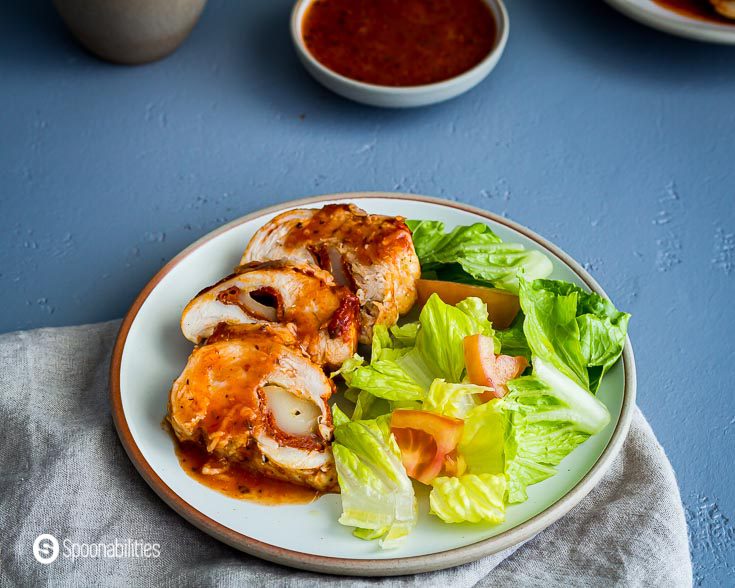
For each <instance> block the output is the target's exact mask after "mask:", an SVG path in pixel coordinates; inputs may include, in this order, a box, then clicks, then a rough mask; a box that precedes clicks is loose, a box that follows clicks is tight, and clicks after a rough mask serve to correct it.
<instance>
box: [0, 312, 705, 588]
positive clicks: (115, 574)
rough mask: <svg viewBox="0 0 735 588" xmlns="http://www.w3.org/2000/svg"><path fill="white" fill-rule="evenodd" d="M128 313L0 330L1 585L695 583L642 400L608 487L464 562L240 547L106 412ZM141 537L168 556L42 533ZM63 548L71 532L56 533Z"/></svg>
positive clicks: (664, 463)
mask: <svg viewBox="0 0 735 588" xmlns="http://www.w3.org/2000/svg"><path fill="white" fill-rule="evenodd" d="M119 324H120V323H119V321H112V322H107V323H101V324H95V325H85V326H80V327H64V328H55V329H39V330H35V331H25V332H17V333H9V334H6V335H0V389H1V390H2V392H0V418H1V419H2V420H1V422H2V423H3V441H2V444H1V445H0V457H1V459H2V464H3V471H2V473H1V474H0V503H1V504H2V508H0V532H2V536H3V545H2V551H1V555H0V585H19V586H27V585H39V584H53V585H65V586H89V585H97V584H103V585H112V586H127V585H135V586H160V585H172V586H180V585H197V586H240V585H245V586H293V587H298V588H306V587H311V586H315V587H316V586H324V585H330V586H368V585H373V584H384V585H386V586H435V585H444V586H475V585H480V586H491V585H498V586H503V585H510V584H511V583H512V584H513V585H515V586H538V585H564V586H610V585H625V586H639V585H655V586H690V585H691V583H692V568H691V558H690V554H689V546H688V541H687V532H686V522H685V518H684V512H683V508H682V504H681V498H680V496H679V490H678V486H677V483H676V478H675V476H674V472H673V470H672V468H671V465H670V463H669V461H668V459H667V457H666V454H665V452H664V450H663V448H662V447H661V445H660V444H659V443H658V441H657V440H656V437H655V435H654V433H653V431H652V430H651V428H650V426H649V425H648V422H647V421H646V420H645V418H644V417H643V415H642V414H641V413H640V411H638V410H637V409H636V411H635V414H634V417H633V422H632V424H631V428H630V433H629V435H628V439H627V440H626V442H625V445H624V446H623V449H622V451H621V454H620V455H619V456H618V457H617V458H616V460H615V461H614V463H613V465H612V467H611V468H610V470H609V471H608V472H607V474H606V475H605V477H604V478H603V480H602V481H601V482H600V483H599V484H598V486H597V487H596V488H595V489H594V490H593V491H592V492H591V493H590V494H589V496H587V497H586V498H585V499H584V500H583V501H582V502H581V503H580V504H579V505H577V506H576V507H575V508H574V509H573V510H572V511H571V512H570V513H569V514H568V515H567V516H565V517H564V518H563V519H561V520H560V521H558V522H557V523H555V524H554V525H552V526H551V527H549V528H548V529H546V530H545V531H543V532H541V533H540V534H539V535H537V536H536V537H535V538H533V539H531V540H530V541H528V542H527V543H526V544H524V545H523V546H521V547H517V548H513V549H509V550H507V551H505V552H503V553H499V554H496V555H493V556H490V557H486V558H483V559H481V560H478V561H476V562H473V563H470V564H466V565H464V566H460V567H457V568H453V569H449V570H444V571H440V572H433V573H428V574H419V575H415V576H403V577H394V578H382V579H381V578H352V577H338V576H327V575H319V574H314V573H309V572H302V571H299V570H295V569H291V568H286V567H281V566H278V565H275V564H271V563H268V562H265V561H262V560H259V559H257V558H254V557H251V556H248V555H246V554H243V553H240V552H238V551H236V550H235V549H232V548H230V547H228V546H226V545H223V544H221V543H219V542H217V541H216V540H214V539H212V538H211V537H209V536H208V535H206V534H204V533H202V532H200V531H199V530H197V529H196V528H194V527H193V526H191V525H190V524H189V523H187V522H186V521H184V519H182V518H181V517H179V516H178V515H177V514H176V513H175V512H174V511H172V510H171V509H169V508H168V507H167V506H166V505H165V504H164V503H163V502H162V501H161V500H160V499H159V498H158V497H157V496H156V495H155V494H154V492H153V491H152V490H151V489H150V488H149V487H148V486H147V485H146V483H145V482H144V481H143V479H142V478H141V477H140V476H139V475H138V473H137V472H136V470H135V468H134V467H133V465H132V464H131V463H130V461H129V460H128V458H127V455H126V454H125V451H124V449H123V448H122V445H121V444H120V442H119V440H118V438H117V434H116V432H115V428H114V426H113V423H112V417H111V416H110V408H109V401H108V368H109V360H110V354H111V351H112V346H113V344H114V340H115V336H116V334H117V330H118V328H119ZM42 533H50V534H52V535H54V536H55V537H58V538H68V539H70V540H71V541H74V542H84V543H111V542H114V541H116V540H117V541H118V542H128V541H135V540H138V541H145V542H155V543H158V544H160V554H159V556H158V557H149V558H78V559H76V560H72V559H71V558H67V557H59V558H58V559H57V560H56V561H54V562H53V563H51V564H48V565H42V564H41V563H38V562H37V561H36V558H35V557H34V549H33V544H34V540H36V538H37V537H38V536H39V535H40V534H42ZM60 549H61V550H63V549H64V545H61V546H60Z"/></svg>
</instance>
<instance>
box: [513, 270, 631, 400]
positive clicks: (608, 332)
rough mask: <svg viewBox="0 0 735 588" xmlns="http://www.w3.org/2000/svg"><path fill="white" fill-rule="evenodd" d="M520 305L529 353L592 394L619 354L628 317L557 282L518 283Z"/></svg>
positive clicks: (607, 303)
mask: <svg viewBox="0 0 735 588" xmlns="http://www.w3.org/2000/svg"><path fill="white" fill-rule="evenodd" d="M520 302H521V308H522V309H523V312H524V313H525V320H524V322H523V331H524V333H525V335H526V339H527V341H528V345H529V347H530V348H531V351H532V352H533V354H534V355H535V356H538V357H541V358H542V359H543V360H545V361H547V362H549V363H551V364H552V365H553V366H554V367H556V368H557V369H558V370H559V371H561V372H562V373H564V374H565V375H566V376H568V377H569V378H571V379H572V380H574V381H575V382H577V383H578V384H579V385H580V386H582V387H583V388H585V389H587V390H591V391H593V392H596V391H597V389H598V388H599V385H600V382H601V380H602V376H603V375H604V374H605V373H606V372H607V370H608V369H610V367H612V366H613V364H614V363H615V362H616V361H617V360H618V358H619V357H620V354H621V353H622V351H623V346H624V345H625V335H626V332H627V328H628V320H629V319H630V315H629V314H627V313H624V312H619V311H617V310H616V309H615V307H614V306H613V305H612V303H611V302H610V301H608V300H605V299H604V298H602V297H601V296H599V295H598V294H595V293H591V292H585V291H584V290H582V289H581V288H579V287H578V286H575V285H574V284H570V283H568V282H562V281H558V280H534V281H532V282H530V281H526V280H521V289H520Z"/></svg>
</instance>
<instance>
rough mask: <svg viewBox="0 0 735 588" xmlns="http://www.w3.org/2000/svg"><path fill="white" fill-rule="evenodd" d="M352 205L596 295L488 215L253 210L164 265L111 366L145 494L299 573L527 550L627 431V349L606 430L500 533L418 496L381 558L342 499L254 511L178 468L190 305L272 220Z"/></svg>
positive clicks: (521, 232)
mask: <svg viewBox="0 0 735 588" xmlns="http://www.w3.org/2000/svg"><path fill="white" fill-rule="evenodd" d="M335 201H342V202H344V201H349V202H354V203H355V204H357V205H358V206H360V207H362V208H364V209H365V210H367V211H369V212H374V213H382V214H389V215H402V216H404V217H407V218H411V219H436V220H441V221H444V222H445V223H446V224H447V226H448V227H450V228H451V227H454V226H456V225H460V224H469V223H474V222H478V221H479V222H485V223H487V224H488V225H490V226H491V227H492V229H493V230H494V231H496V232H497V233H498V234H499V235H500V236H501V237H502V238H503V239H506V240H509V241H516V242H520V243H523V244H524V245H526V246H528V247H530V248H534V249H538V250H541V251H544V252H545V253H546V254H547V255H549V257H550V258H551V259H552V261H553V263H554V273H553V277H554V278H561V279H564V280H568V281H570V282H574V283H576V284H579V285H582V286H584V287H586V288H589V289H592V290H595V291H597V292H599V293H602V294H604V293H603V292H602V290H601V289H600V287H599V286H598V285H597V283H596V282H595V281H594V280H593V279H592V278H591V277H590V276H589V274H587V272H585V271H584V270H583V269H582V267H581V266H580V265H579V264H578V263H576V262H575V261H573V260H572V259H571V258H569V256H567V255H566V254H565V253H563V252H562V251H561V250H560V249H558V248H557V247H555V246H554V245H552V244H550V243H548V242H547V241H545V240H544V239H542V238H541V237H539V236H537V235H535V234H534V233H532V232H531V231H529V230H528V229H525V228H523V227H521V226H520V225H517V224H515V223H512V222H510V221H508V220H506V219H504V218H501V217H498V216H495V215H492V214H490V213H487V212H485V211H482V210H479V209H474V208H470V207H466V206H463V205H460V204H457V203H454V202H447V201H443V200H437V199H432V198H426V197H422V196H413V195H402V194H384V193H370V194H364V193H361V194H343V195H331V196H323V197H317V198H312V199H307V200H302V201H297V202H292V203H288V204H285V205H281V206H277V207H274V208H270V209H267V210H264V211H261V212H256V213H253V214H251V215H248V216H246V217H243V218H241V219H239V220H236V221H233V222H232V223H230V224H228V225H225V226H224V227H222V228H220V229H218V230H216V231H214V232H213V233H210V234H209V235H207V236H205V237H203V238H202V239H200V240H199V241H197V242H196V243H194V244H193V245H191V246H190V247H188V248H187V249H185V250H184V251H183V252H181V253H180V254H179V255H178V256H177V257H176V258H174V259H173V260H172V261H171V262H169V263H168V264H167V265H166V266H165V267H164V268H163V269H162V270H161V271H160V272H159V273H158V274H157V275H156V276H155V277H154V278H153V279H152V280H151V282H150V283H149V284H148V285H147V286H146V287H145V289H144V290H143V291H142V292H141V294H140V295H139V296H138V298H137V300H136V301H135V303H134V304H133V306H132V308H131V310H130V311H129V313H128V315H127V316H126V318H125V320H124V322H123V325H122V327H121V330H120V335H119V337H118V341H117V344H116V346H115V351H114V354H113V360H112V366H111V378H110V383H111V400H112V410H113V417H114V419H115V425H116V427H117V429H118V433H119V435H120V438H121V440H122V442H123V445H124V446H125V448H126V450H127V452H128V455H129V456H130V458H131V460H132V461H133V463H134V464H135V466H136V467H137V469H138V471H139V472H140V473H141V475H142V476H143V478H145V480H146V481H147V482H148V483H149V484H150V485H151V486H152V488H153V489H154V490H155V491H156V492H157V493H158V494H159V495H160V496H161V497H162V498H163V499H164V500H165V501H166V502H167V503H168V504H169V505H170V506H171V507H172V508H173V509H174V510H176V511H177V512H178V513H179V514H181V515H182V516H183V517H184V518H186V519H187V520H189V521H190V522H191V523H193V524H194V525H196V526H197V527H199V528H201V529H202V530H204V531H205V532H207V533H209V534H211V535H213V536H214V537H216V538H217V539H219V540H221V541H224V542H226V543H228V544H230V545H232V546H234V547H236V548H238V549H241V550H242V551H245V552H248V553H251V554H253V555H257V556H259V557H262V558H264V559H268V560H271V561H275V562H278V563H282V564H286V565H291V566H294V567H299V568H303V569H309V570H314V571H321V572H328V573H344V574H347V573H349V574H351V575H355V574H361V575H394V574H408V573H415V572H423V571H429V570H436V569H442V568H446V567H451V566H454V565H458V564H461V563H465V562H467V561H471V560H475V559H477V558H479V557H482V556H484V555H488V554H491V553H495V552H497V551H500V550H502V549H505V548H507V547H510V546H511V545H514V544H516V543H518V542H521V541H524V540H526V539H528V538H530V537H532V536H533V535H535V534H536V533H538V532H539V531H541V530H542V529H544V528H545V527H547V526H548V525H550V524H551V523H553V522H554V521H556V520H557V519H559V518H560V517H561V516H563V515H564V514H565V513H566V512H568V511H569V510H570V509H571V508H572V507H573V506H574V505H575V504H576V503H577V502H579V501H580V500H581V499H582V498H583V497H584V496H585V495H586V494H587V493H588V492H589V491H590V490H591V489H592V488H593V487H594V485H595V484H596V483H597V482H598V481H599V480H600V478H601V477H602V475H603V474H604V472H605V471H606V469H607V468H608V467H609V466H610V464H611V462H612V460H613V458H614V457H615V455H616V454H617V453H618V451H619V450H620V447H621V445H622V443H623V440H624V438H625V434H626V433H627V430H628V426H629V424H630V419H631V416H632V410H633V406H634V404H635V365H634V359H633V353H632V350H631V347H630V343H629V342H628V343H627V344H626V347H625V351H624V354H623V361H622V362H620V363H619V364H618V365H617V366H616V367H615V368H614V369H612V370H611V371H610V373H609V374H608V375H607V376H606V378H605V381H604V382H603V386H602V388H601V390H600V392H599V398H600V399H601V400H602V401H603V402H604V403H605V404H606V405H607V407H608V409H609V410H610V414H611V415H612V419H611V421H610V424H609V426H608V427H607V428H606V429H605V430H604V431H602V432H601V433H600V434H598V435H595V436H594V437H592V438H590V439H589V440H588V441H587V442H586V443H584V444H583V445H582V446H580V447H579V448H578V449H576V450H575V451H574V452H573V453H572V454H571V455H570V456H568V457H567V458H566V459H565V460H564V461H563V462H562V464H561V465H560V467H559V473H558V474H557V475H555V476H553V477H552V478H550V479H548V480H546V481H544V482H542V483H540V484H537V485H535V486H533V487H531V488H530V489H529V493H528V494H529V499H528V501H527V502H524V503H523V504H520V505H514V506H511V507H509V508H508V510H507V520H506V522H505V523H504V524H502V525H499V526H489V525H485V524H474V525H473V524H461V525H446V524H443V523H442V522H440V521H439V520H438V519H437V518H436V517H433V516H429V515H428V512H427V511H428V504H427V503H428V500H426V499H425V497H424V499H423V500H422V499H421V496H420V497H419V503H420V505H421V506H420V517H419V523H418V526H417V527H416V529H415V530H414V531H413V533H411V535H410V536H409V537H408V539H407V541H406V542H405V543H404V544H403V545H402V546H401V547H400V548H399V549H397V550H393V551H381V550H380V549H379V548H378V545H377V543H376V542H374V541H361V540H359V539H356V538H355V537H353V536H352V534H351V529H349V528H346V527H343V526H341V525H340V524H338V523H337V518H338V517H339V513H340V498H339V496H338V495H327V496H323V497H321V498H319V499H318V500H317V501H316V502H314V503H311V504H308V505H285V506H262V505H258V504H254V503H250V502H246V501H242V500H237V499H234V498H229V497H227V496H224V495H222V494H219V493H217V492H215V491H214V490H211V489H209V488H207V487H205V486H203V485H201V484H199V483H197V482H196V481H195V480H193V479H192V478H190V477H189V476H188V475H187V474H186V473H184V471H183V470H182V469H181V467H180V466H179V462H178V460H177V458H176V455H175V454H174V448H173V444H172V441H171V439H170V438H169V436H168V435H167V434H166V433H165V432H164V431H163V429H162V428H161V421H162V419H163V417H164V415H165V412H166V401H167V397H168V391H169V387H170V386H171V382H172V380H173V379H174V378H175V377H176V376H177V375H178V374H179V373H180V371H181V369H182V368H183V366H184V365H185V363H186V359H187V356H188V354H189V353H190V352H191V348H192V346H191V344H190V343H189V342H188V341H186V340H185V339H184V337H183V336H182V335H181V333H180V331H179V318H180V314H181V311H182V309H183V308H184V306H185V304H186V303H187V302H188V300H189V299H190V298H191V297H192V296H193V295H194V294H196V293H197V292H198V291H199V290H201V289H202V288H204V287H205V286H207V285H209V284H212V283H214V282H216V281H217V280H219V279H220V278H221V277H222V276H224V275H226V274H228V273H230V271H231V270H232V268H233V267H234V266H235V265H236V264H237V263H238V262H239V259H240V256H241V254H242V252H243V250H244V248H245V246H246V244H247V242H248V240H249V239H250V237H251V236H252V235H253V233H254V232H255V231H256V229H258V228H259V227H260V226H261V225H262V224H263V223H265V222H266V221H268V220H270V219H271V218H272V217H273V216H275V214H277V213H279V212H281V211H283V210H286V209H289V208H294V207H304V206H312V207H319V206H322V205H323V204H326V203H327V202H335Z"/></svg>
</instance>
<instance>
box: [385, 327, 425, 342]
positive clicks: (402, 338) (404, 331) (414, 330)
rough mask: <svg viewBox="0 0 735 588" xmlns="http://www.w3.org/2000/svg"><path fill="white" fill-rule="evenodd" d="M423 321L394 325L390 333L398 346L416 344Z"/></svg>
mask: <svg viewBox="0 0 735 588" xmlns="http://www.w3.org/2000/svg"><path fill="white" fill-rule="evenodd" d="M420 328H421V323H419V322H414V323H406V324H405V325H401V326H400V327H399V326H398V325H393V326H392V327H391V328H390V333H391V335H393V337H394V339H395V340H396V346H397V347H413V346H414V345H416V335H418V334H419V329H420Z"/></svg>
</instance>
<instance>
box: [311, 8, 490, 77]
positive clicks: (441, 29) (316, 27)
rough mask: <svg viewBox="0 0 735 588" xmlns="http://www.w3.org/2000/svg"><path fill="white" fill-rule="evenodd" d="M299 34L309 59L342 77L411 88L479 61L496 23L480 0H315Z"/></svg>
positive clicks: (453, 75)
mask: <svg viewBox="0 0 735 588" xmlns="http://www.w3.org/2000/svg"><path fill="white" fill-rule="evenodd" d="M302 33H303V37H304V42H305V43H306V47H307V49H308V50H309V51H310V52H311V54H312V55H313V56H314V57H315V58H316V59H317V61H319V62H321V63H322V64H323V65H325V66H326V67H328V68H329V69H331V70H332V71H335V72H337V73H339V74H341V75H343V76H346V77H348V78H352V79H354V80H358V81H361V82H366V83H369V84H377V85H380V86H419V85H423V84H432V83H435V82H440V81H443V80H447V79H450V78H453V77H455V76H458V75H459V74H461V73H464V72H466V71H467V70H469V69H472V68H473V67H474V66H476V65H477V64H478V63H480V62H481V61H482V60H483V59H484V58H485V57H486V56H487V55H488V53H490V51H491V50H492V49H493V47H494V46H495V37H496V24H495V19H494V17H493V14H492V12H491V11H490V8H489V7H488V5H487V4H486V3H485V2H484V1H483V0H317V1H316V2H314V3H313V4H312V5H311V6H310V7H309V8H308V9H307V12H306V15H305V16H304V20H303V29H302Z"/></svg>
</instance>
